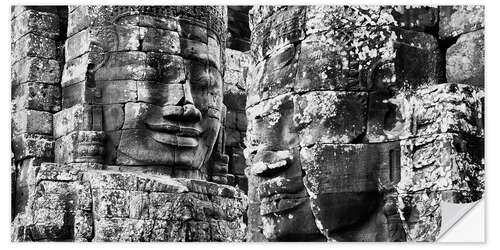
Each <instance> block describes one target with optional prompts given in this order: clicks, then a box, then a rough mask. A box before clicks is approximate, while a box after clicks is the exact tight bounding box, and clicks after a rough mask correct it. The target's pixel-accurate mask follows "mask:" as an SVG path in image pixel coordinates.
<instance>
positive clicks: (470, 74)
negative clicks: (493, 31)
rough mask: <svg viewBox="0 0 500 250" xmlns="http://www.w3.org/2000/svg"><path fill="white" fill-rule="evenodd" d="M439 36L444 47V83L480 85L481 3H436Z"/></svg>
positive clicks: (481, 57)
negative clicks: (461, 4) (448, 4)
mask: <svg viewBox="0 0 500 250" xmlns="http://www.w3.org/2000/svg"><path fill="white" fill-rule="evenodd" d="M439 20H440V21H439V38H440V39H442V40H445V41H456V42H455V43H454V44H452V45H451V46H450V47H449V48H447V50H446V78H447V80H448V82H454V83H463V84H468V85H474V86H478V87H484V6H481V5H475V6H440V7H439Z"/></svg>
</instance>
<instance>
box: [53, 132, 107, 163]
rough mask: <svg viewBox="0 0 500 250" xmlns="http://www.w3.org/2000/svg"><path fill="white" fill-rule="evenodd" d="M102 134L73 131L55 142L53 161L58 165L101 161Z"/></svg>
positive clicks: (102, 153)
mask: <svg viewBox="0 0 500 250" xmlns="http://www.w3.org/2000/svg"><path fill="white" fill-rule="evenodd" d="M103 142H104V133H103V132H100V131H75V132H71V133H69V134H67V135H64V136H62V137H60V138H59V139H57V140H56V142H55V160H56V162H59V163H73V162H76V163H80V162H97V163H101V162H102V161H103V155H104V144H103Z"/></svg>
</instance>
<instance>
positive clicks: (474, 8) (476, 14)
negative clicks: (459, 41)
mask: <svg viewBox="0 0 500 250" xmlns="http://www.w3.org/2000/svg"><path fill="white" fill-rule="evenodd" d="M482 28H484V5H455V6H439V37H440V38H441V39H446V38H450V37H456V36H459V35H461V34H464V33H468V32H471V31H476V30H478V29H482Z"/></svg>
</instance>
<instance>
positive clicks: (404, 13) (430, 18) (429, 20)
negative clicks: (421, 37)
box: [388, 5, 439, 33]
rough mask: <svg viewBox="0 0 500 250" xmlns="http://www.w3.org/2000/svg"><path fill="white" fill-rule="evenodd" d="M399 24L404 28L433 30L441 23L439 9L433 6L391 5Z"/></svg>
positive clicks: (393, 14) (392, 13)
mask: <svg viewBox="0 0 500 250" xmlns="http://www.w3.org/2000/svg"><path fill="white" fill-rule="evenodd" d="M388 8H392V12H391V15H392V16H393V17H394V19H395V20H396V22H397V26H398V27H401V28H403V29H409V30H416V31H425V32H429V33H430V32H433V31H435V30H437V28H438V24H439V9H438V7H431V6H401V5H399V6H390V7H388Z"/></svg>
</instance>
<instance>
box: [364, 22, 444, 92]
mask: <svg viewBox="0 0 500 250" xmlns="http://www.w3.org/2000/svg"><path fill="white" fill-rule="evenodd" d="M395 33H396V35H397V37H398V39H397V40H396V41H395V44H394V47H395V51H396V52H395V53H396V55H395V58H394V59H393V62H392V63H393V67H394V70H395V79H391V80H390V81H384V80H382V81H380V80H378V81H377V80H375V81H374V82H375V86H374V87H375V89H381V88H389V89H415V88H418V87H420V86H424V85H432V84H438V83H441V82H442V80H443V79H444V67H443V64H444V61H443V55H442V53H441V51H440V48H439V47H438V41H437V39H436V38H435V37H434V36H432V35H429V34H427V33H424V32H416V31H407V30H404V29H395ZM382 72H383V71H382ZM377 73H378V72H377Z"/></svg>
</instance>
